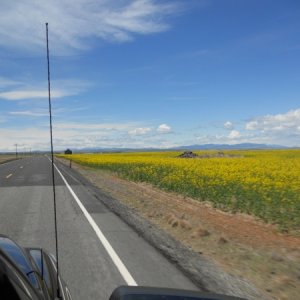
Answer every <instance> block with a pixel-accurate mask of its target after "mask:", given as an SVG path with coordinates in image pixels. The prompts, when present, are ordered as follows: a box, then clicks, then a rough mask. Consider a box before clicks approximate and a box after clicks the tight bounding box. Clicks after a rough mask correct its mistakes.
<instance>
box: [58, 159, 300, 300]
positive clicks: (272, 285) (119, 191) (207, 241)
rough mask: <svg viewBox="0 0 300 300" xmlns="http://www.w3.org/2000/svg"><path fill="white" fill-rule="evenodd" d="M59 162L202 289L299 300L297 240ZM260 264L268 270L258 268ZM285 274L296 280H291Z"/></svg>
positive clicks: (185, 200) (194, 203)
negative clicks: (263, 240) (239, 233)
mask: <svg viewBox="0 0 300 300" xmlns="http://www.w3.org/2000/svg"><path fill="white" fill-rule="evenodd" d="M59 161H60V162H61V163H60V165H61V167H63V168H64V169H66V171H68V172H71V173H72V175H73V176H76V178H77V179H78V180H80V181H81V182H82V183H83V184H84V185H85V186H86V188H88V189H90V190H91V191H92V192H93V194H94V196H95V197H97V198H98V199H99V200H100V201H101V202H103V203H104V204H105V205H106V206H107V207H109V208H110V209H111V210H112V211H113V212H114V213H115V214H117V215H118V216H120V217H121V218H122V219H123V220H124V221H125V222H126V223H128V224H129V225H130V226H131V227H132V228H134V229H135V230H136V231H137V232H138V233H139V234H140V235H142V236H143V237H144V238H145V239H146V240H147V241H148V242H149V243H150V244H152V245H153V246H154V247H155V248H157V249H158V250H159V251H161V252H162V253H163V255H165V256H166V257H167V258H168V259H169V260H171V261H172V262H173V263H174V264H176V265H177V266H178V267H179V268H180V269H181V270H182V271H183V272H184V273H185V274H186V275H187V276H188V277H189V278H191V279H192V280H193V281H194V282H195V283H196V284H197V285H198V286H199V287H200V288H201V289H203V290H206V291H213V292H217V293H225V294H228V295H235V296H239V297H244V298H247V299H272V298H275V299H296V297H297V293H299V288H297V286H299V285H297V279H298V280H299V278H297V274H298V273H297V269H295V266H296V268H297V265H296V264H295V263H296V262H299V256H298V255H299V252H297V251H296V249H299V248H297V246H298V245H299V244H298V243H299V239H298V238H297V237H289V236H284V235H280V234H279V233H278V232H276V228H273V227H272V226H267V227H266V226H265V225H264V224H260V223H259V222H257V221H256V220H253V219H251V218H249V217H247V216H243V215H230V214H227V213H223V212H220V211H216V210H214V209H212V208H211V207H210V206H209V205H208V204H202V203H199V202H197V201H195V200H193V199H188V198H184V197H180V196H178V195H175V194H172V193H165V192H162V191H160V190H157V189H155V188H153V187H151V186H149V185H147V184H143V183H133V182H128V181H126V180H123V179H121V178H119V177H117V176H116V175H115V174H112V173H109V172H106V171H101V170H97V169H92V168H87V167H83V166H79V165H77V164H74V163H73V164H72V169H70V168H69V162H67V161H63V160H62V159H60V160H59ZM62 163H64V165H62ZM237 224H239V226H240V228H239V229H241V226H242V227H243V226H244V229H245V231H243V230H242V232H243V234H242V235H241V236H238V235H236V233H235V231H237ZM259 230H260V231H261V232H259ZM240 231H241V230H239V232H240ZM251 232H252V233H251ZM258 233H261V234H262V239H263V238H264V236H265V235H267V236H270V238H269V239H266V243H263V244H259V242H260V241H259V239H257V238H255V236H254V234H256V235H257V234H258ZM258 244H259V245H258ZM283 245H285V247H283ZM274 251H275V252H274ZM286 254H288V256H286ZM262 266H263V269H264V270H260V269H261V268H260V269H259V267H262ZM298 266H299V264H298ZM293 267H294V269H295V270H294V269H293ZM291 268H292V269H291ZM287 270H292V274H293V276H287V275H286V273H287V272H286V271H287ZM290 273H291V272H290ZM294 273H295V274H294ZM298 275H299V274H298ZM245 278H247V279H245Z"/></svg>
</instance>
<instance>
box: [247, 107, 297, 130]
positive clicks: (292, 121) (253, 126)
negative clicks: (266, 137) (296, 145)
mask: <svg viewBox="0 0 300 300" xmlns="http://www.w3.org/2000/svg"><path fill="white" fill-rule="evenodd" d="M299 126H300V109H295V110H290V111H288V112H287V113H284V114H277V115H266V116H261V117H257V118H254V119H253V120H250V121H249V122H247V123H246V126H245V128H246V130H259V131H262V132H286V133H288V132H289V133H292V132H295V131H297V130H298V127H299Z"/></svg>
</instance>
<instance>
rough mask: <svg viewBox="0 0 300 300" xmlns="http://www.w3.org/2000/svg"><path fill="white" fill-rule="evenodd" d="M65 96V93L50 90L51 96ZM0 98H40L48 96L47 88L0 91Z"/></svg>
mask: <svg viewBox="0 0 300 300" xmlns="http://www.w3.org/2000/svg"><path fill="white" fill-rule="evenodd" d="M64 96H67V93H65V92H63V91H59V90H52V91H51V98H61V97H64ZM0 98H2V99H4V100H23V99H41V98H48V91H47V90H28V91H27V90H21V91H10V92H2V93H0Z"/></svg>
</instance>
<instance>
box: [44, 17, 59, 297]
mask: <svg viewBox="0 0 300 300" xmlns="http://www.w3.org/2000/svg"><path fill="white" fill-rule="evenodd" d="M46 41H47V66H48V100H49V101H48V102H49V120H50V140H51V165H52V187H53V203H54V228H55V251H56V271H57V273H56V275H57V276H56V281H57V298H59V299H60V292H59V275H58V274H59V270H58V238H57V217H56V196H55V180H54V155H53V138H52V109H51V92H50V60H49V41H48V23H46Z"/></svg>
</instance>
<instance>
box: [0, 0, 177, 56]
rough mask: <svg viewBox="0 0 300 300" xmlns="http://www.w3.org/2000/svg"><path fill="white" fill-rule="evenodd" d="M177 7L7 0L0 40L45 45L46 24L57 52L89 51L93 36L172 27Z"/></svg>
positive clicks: (142, 0) (127, 36)
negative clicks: (90, 39)
mask: <svg viewBox="0 0 300 300" xmlns="http://www.w3.org/2000/svg"><path fill="white" fill-rule="evenodd" d="M179 7H180V6H179V4H178V2H177V1H168V2H166V1H163V2H160V1H156V0H128V1H123V0H115V1H107V0H89V1H86V0H74V1H72V2H70V1H69V0H53V1H48V2H45V1H39V0H18V1H6V2H3V3H1V11H0V44H1V45H2V46H5V47H12V46H13V47H22V48H23V49H24V47H28V48H29V49H37V48H41V47H43V48H44V44H45V28H44V24H45V22H49V26H50V29H49V33H50V39H51V40H52V43H51V44H52V48H53V49H55V51H64V50H66V49H85V48H87V47H88V42H87V40H88V39H89V38H100V39H102V40H108V41H118V42H124V41H128V40H131V39H133V38H134V35H135V34H152V33H157V32H162V31H165V30H167V29H169V27H170V24H169V22H168V20H167V19H166V18H167V17H168V16H170V15H173V14H175V13H176V12H177V11H178V10H179ZM28 33H30V34H28Z"/></svg>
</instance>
